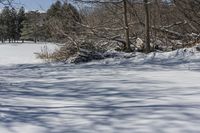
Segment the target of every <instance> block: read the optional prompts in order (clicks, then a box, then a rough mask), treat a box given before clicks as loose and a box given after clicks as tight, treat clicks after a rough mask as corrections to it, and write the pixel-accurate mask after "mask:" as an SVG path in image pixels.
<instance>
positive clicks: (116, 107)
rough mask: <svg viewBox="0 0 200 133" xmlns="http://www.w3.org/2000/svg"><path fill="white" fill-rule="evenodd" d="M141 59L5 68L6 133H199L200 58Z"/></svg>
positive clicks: (191, 53)
mask: <svg viewBox="0 0 200 133" xmlns="http://www.w3.org/2000/svg"><path fill="white" fill-rule="evenodd" d="M31 50H32V49H31ZM31 50H30V51H31ZM27 51H28V50H27ZM1 54H2V53H0V56H2V55H1ZM16 55H17V54H16ZM136 55H137V56H136ZM136 55H135V54H134V55H127V54H126V55H125V54H122V53H121V55H119V56H118V57H117V58H110V59H105V60H101V61H93V62H90V63H85V64H78V65H74V64H65V65H64V64H23V65H19V64H20V63H21V62H19V64H16V65H13V66H1V67H0V132H1V133H99V132H105V133H199V132H200V127H199V123H200V118H199V117H200V82H199V79H200V71H199V62H200V54H199V52H197V51H196V50H195V49H187V50H179V51H174V52H169V53H157V54H153V53H151V54H149V55H147V56H146V55H143V54H139V53H137V54H136ZM124 56H125V57H127V58H126V59H125V58H122V57H124ZM32 59H33V58H32ZM190 66H193V67H192V68H193V69H191V67H190Z"/></svg>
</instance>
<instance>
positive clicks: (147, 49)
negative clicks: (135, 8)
mask: <svg viewBox="0 0 200 133" xmlns="http://www.w3.org/2000/svg"><path fill="white" fill-rule="evenodd" d="M148 4H149V3H148V0H144V9H145V52H146V53H150V52H151V48H150V47H151V46H150V21H149V6H148Z"/></svg>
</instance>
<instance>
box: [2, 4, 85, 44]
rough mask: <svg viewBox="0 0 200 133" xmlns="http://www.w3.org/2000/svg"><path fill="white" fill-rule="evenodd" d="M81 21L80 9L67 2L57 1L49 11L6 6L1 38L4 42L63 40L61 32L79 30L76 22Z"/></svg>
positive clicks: (3, 12)
mask: <svg viewBox="0 0 200 133" xmlns="http://www.w3.org/2000/svg"><path fill="white" fill-rule="evenodd" d="M80 21H81V20H80V17H79V12H78V10H77V9H76V8H75V7H74V6H73V5H72V4H69V3H67V2H61V1H57V2H55V3H53V4H52V5H51V7H50V8H49V9H48V10H47V12H40V11H38V10H36V11H28V12H25V8H24V7H21V8H20V9H19V10H16V9H15V8H12V7H11V6H5V7H4V8H3V10H2V12H1V13H0V38H1V41H2V43H3V42H5V41H6V40H7V41H9V42H16V41H19V40H21V41H22V42H23V41H24V40H27V41H34V42H37V41H51V42H63V41H64V40H65V39H66V38H65V37H64V36H63V35H61V33H64V32H68V33H72V32H77V31H76V28H75V25H76V24H75V23H76V22H80ZM57 29H59V32H58V30H57Z"/></svg>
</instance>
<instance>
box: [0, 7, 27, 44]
mask: <svg viewBox="0 0 200 133" xmlns="http://www.w3.org/2000/svg"><path fill="white" fill-rule="evenodd" d="M24 20H25V9H24V8H23V7H21V8H20V9H19V10H18V11H17V10H16V9H15V8H10V7H9V6H5V7H4V8H3V10H2V12H1V13H0V38H1V41H2V43H3V42H4V41H6V40H9V42H11V41H12V42H15V41H17V40H19V39H20V37H21V32H22V28H23V21H24Z"/></svg>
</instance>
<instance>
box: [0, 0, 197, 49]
mask: <svg viewBox="0 0 200 133" xmlns="http://www.w3.org/2000/svg"><path fill="white" fill-rule="evenodd" d="M69 2H70V3H74V4H70V3H69ZM74 5H76V6H74ZM78 5H81V6H80V7H79V8H78ZM199 5H200V2H199V0H192V1H191V0H181V1H179V0H68V1H64V2H63V0H62V1H60V0H57V1H56V2H55V3H53V4H52V5H51V7H50V8H49V9H48V10H47V12H44V13H41V12H39V11H29V12H25V13H22V12H24V11H23V10H24V9H23V8H21V10H19V11H15V9H12V8H11V9H10V8H8V7H5V8H4V10H3V11H2V13H1V14H4V15H1V16H2V18H3V20H2V21H1V22H2V23H1V29H6V30H0V31H1V32H2V33H1V35H2V37H1V38H3V40H6V39H9V40H18V39H20V40H32V41H35V42H37V41H53V42H68V41H70V42H71V43H73V44H74V45H75V46H76V47H77V49H78V48H79V42H81V40H93V41H94V42H95V41H96V42H97V41H98V40H105V41H116V42H118V43H120V44H122V48H121V50H123V51H127V52H130V51H134V50H137V47H138V46H137V38H140V39H141V40H143V42H144V44H143V46H142V48H140V49H139V50H140V51H143V52H146V53H149V52H151V51H152V50H153V49H154V48H156V49H160V50H164V51H167V50H168V49H177V48H179V42H180V41H181V44H182V45H181V47H184V46H186V45H189V44H193V43H194V42H196V41H198V40H199V34H200V23H199V22H200V12H199V11H200V6H199ZM20 12H21V13H20ZM20 14H21V15H20ZM22 14H23V15H22ZM24 14H25V15H24ZM5 16H7V17H5ZM8 16H9V17H8ZM19 18H20V19H19ZM13 20H15V21H13ZM6 21H7V22H6ZM8 21H9V22H8ZM5 31H6V33H5ZM8 33H9V34H8ZM152 44H154V46H152Z"/></svg>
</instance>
